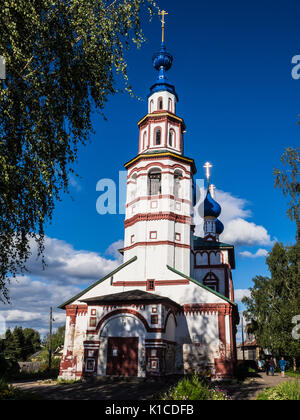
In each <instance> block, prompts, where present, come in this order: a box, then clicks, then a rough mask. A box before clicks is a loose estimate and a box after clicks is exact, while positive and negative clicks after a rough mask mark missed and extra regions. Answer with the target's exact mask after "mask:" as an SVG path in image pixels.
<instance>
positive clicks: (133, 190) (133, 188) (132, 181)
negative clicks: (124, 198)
mask: <svg viewBox="0 0 300 420" xmlns="http://www.w3.org/2000/svg"><path fill="white" fill-rule="evenodd" d="M136 181H137V174H136V173H135V174H133V175H132V177H131V178H130V184H129V185H130V200H134V199H135V197H136V188H137V183H136Z"/></svg>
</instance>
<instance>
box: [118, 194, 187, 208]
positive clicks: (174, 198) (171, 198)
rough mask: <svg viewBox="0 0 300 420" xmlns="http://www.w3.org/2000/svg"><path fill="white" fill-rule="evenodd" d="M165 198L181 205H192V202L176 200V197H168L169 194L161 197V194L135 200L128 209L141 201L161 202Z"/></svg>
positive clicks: (129, 204)
mask: <svg viewBox="0 0 300 420" xmlns="http://www.w3.org/2000/svg"><path fill="white" fill-rule="evenodd" d="M164 198H169V199H170V200H176V201H178V202H180V203H185V204H189V205H191V204H192V202H191V201H189V200H185V199H182V198H176V197H175V196H174V195H167V194H164V195H161V194H160V195H151V196H150V195H149V196H145V197H139V198H136V199H135V200H133V201H131V202H130V203H128V204H126V207H127V208H128V207H130V206H132V205H133V204H136V203H138V202H139V201H146V200H153V199H155V200H161V199H164Z"/></svg>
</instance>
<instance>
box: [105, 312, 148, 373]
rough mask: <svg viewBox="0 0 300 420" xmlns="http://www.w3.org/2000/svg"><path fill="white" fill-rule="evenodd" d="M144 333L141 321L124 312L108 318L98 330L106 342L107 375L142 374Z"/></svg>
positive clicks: (143, 367)
mask: <svg viewBox="0 0 300 420" xmlns="http://www.w3.org/2000/svg"><path fill="white" fill-rule="evenodd" d="M145 334H146V330H145V327H144V325H143V323H142V322H141V321H140V319H138V318H137V317H135V316H134V315H131V314H128V313H124V314H118V315H117V316H114V317H112V318H109V319H108V320H107V321H106V322H105V323H104V325H103V328H102V329H101V331H100V342H101V341H103V340H105V342H106V360H103V362H106V368H105V374H106V375H107V376H143V373H144V370H145V351H144V343H145Z"/></svg>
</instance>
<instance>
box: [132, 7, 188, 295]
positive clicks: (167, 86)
mask: <svg viewBox="0 0 300 420" xmlns="http://www.w3.org/2000/svg"><path fill="white" fill-rule="evenodd" d="M162 13H163V14H162V16H163V18H162V29H163V32H162V33H163V35H162V43H161V47H160V50H159V51H158V52H157V53H156V54H154V56H153V59H152V62H153V66H154V68H155V69H156V70H157V71H158V76H157V79H156V81H155V83H154V84H153V85H152V86H151V88H150V94H149V95H148V113H147V114H146V116H145V117H144V118H142V119H141V120H140V121H139V122H138V127H139V150H138V155H137V156H136V157H135V158H134V159H132V160H131V161H130V162H128V163H126V164H125V168H126V169H127V171H128V177H127V202H126V218H125V240H124V262H126V261H128V260H130V259H131V258H133V257H134V256H137V257H138V259H137V264H138V265H139V268H138V270H140V271H139V272H140V273H144V276H145V278H146V280H149V281H150V283H149V284H150V286H151V285H152V284H155V281H160V280H167V279H168V277H169V276H170V271H169V270H168V269H167V265H170V266H171V267H174V268H176V269H177V270H179V271H181V272H182V273H184V274H186V275H188V276H189V275H190V274H191V250H192V247H193V234H192V226H191V216H192V211H193V175H194V174H195V173H196V168H195V163H194V160H193V159H190V158H187V157H185V156H184V132H185V124H184V121H183V119H182V118H180V117H179V116H177V114H176V108H177V102H178V95H177V93H176V91H175V87H174V85H173V84H171V83H170V82H169V80H168V79H167V76H166V73H167V72H168V71H169V70H170V68H171V66H172V63H173V56H172V55H171V54H170V53H168V52H167V49H166V46H165V42H164V24H165V22H164V16H165V15H166V12H162ZM148 290H155V289H154V288H152V287H150V288H149V289H148Z"/></svg>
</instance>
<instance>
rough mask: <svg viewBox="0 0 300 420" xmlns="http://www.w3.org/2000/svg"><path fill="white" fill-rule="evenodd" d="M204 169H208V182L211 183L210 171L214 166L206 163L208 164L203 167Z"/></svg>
mask: <svg viewBox="0 0 300 420" xmlns="http://www.w3.org/2000/svg"><path fill="white" fill-rule="evenodd" d="M203 168H205V169H206V178H207V182H208V183H209V178H210V169H211V168H212V165H211V164H210V163H209V162H206V164H205V165H204V166H203Z"/></svg>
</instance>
